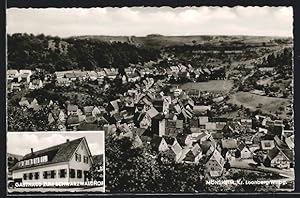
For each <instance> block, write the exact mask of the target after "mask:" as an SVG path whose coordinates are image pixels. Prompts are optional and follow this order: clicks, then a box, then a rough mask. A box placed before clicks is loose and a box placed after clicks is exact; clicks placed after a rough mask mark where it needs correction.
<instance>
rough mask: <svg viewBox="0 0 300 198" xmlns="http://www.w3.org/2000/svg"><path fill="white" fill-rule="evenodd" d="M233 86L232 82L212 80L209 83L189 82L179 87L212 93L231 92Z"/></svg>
mask: <svg viewBox="0 0 300 198" xmlns="http://www.w3.org/2000/svg"><path fill="white" fill-rule="evenodd" d="M232 86H233V82H232V81H231V80H210V81H208V82H195V83H193V82H189V83H185V84H182V85H179V88H180V89H183V90H191V89H196V90H199V91H210V92H229V91H230V90H231V88H232Z"/></svg>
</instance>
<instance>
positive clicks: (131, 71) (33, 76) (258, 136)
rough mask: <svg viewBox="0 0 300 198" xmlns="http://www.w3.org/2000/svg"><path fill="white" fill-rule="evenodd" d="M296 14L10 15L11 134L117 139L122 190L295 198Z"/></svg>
mask: <svg viewBox="0 0 300 198" xmlns="http://www.w3.org/2000/svg"><path fill="white" fill-rule="evenodd" d="M292 14H293V10H292V8H291V7H241V6H238V7H232V8H229V7H182V8H170V7H160V8H158V7H157V8H156V7H132V8H128V7H124V8H89V9H81V8H72V9H63V8H60V9H55V8H48V9H17V8H10V9H8V10H7V24H8V27H7V28H8V35H7V126H8V128H7V130H8V133H14V132H18V133H19V132H22V131H26V132H32V133H34V132H39V133H40V132H43V133H47V132H49V131H57V133H63V134H66V133H68V132H72V133H74V132H78V133H80V132H82V131H104V132H105V192H108V193H122V192H124V193H126V192H129V193H132V192H133V193H134V192H142V193H143V192H146V193H149V192H154V193H155V192H158V193H180V192H192V193H206V192H287V191H294V188H295V184H294V182H295V174H294V118H293V89H294V88H293V78H294V77H293V29H292V28H293V24H292V23H293V16H292ZM255 19H257V20H255ZM254 21H255V22H254ZM15 154H17V153H15ZM20 159H22V158H20ZM20 159H19V158H16V159H15V160H14V163H13V164H11V167H13V165H14V164H16V163H18V161H19V160H20Z"/></svg>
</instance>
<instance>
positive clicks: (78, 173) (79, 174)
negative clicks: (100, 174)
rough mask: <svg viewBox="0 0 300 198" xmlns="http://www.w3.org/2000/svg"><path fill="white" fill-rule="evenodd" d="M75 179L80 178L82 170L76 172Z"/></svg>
mask: <svg viewBox="0 0 300 198" xmlns="http://www.w3.org/2000/svg"><path fill="white" fill-rule="evenodd" d="M77 178H82V170H77Z"/></svg>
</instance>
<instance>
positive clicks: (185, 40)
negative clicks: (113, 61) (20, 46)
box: [72, 34, 292, 48]
mask: <svg viewBox="0 0 300 198" xmlns="http://www.w3.org/2000/svg"><path fill="white" fill-rule="evenodd" d="M72 38H76V39H80V40H82V39H83V40H85V39H88V40H100V41H103V42H127V43H130V44H134V45H138V46H146V47H154V48H163V47H169V46H178V45H198V44H206V43H208V42H209V43H210V44H212V45H218V44H221V43H232V42H233V43H239V42H240V43H243V44H245V45H262V43H265V44H281V43H289V44H290V43H292V38H289V37H268V36H209V35H206V36H205V35H201V36H163V35H159V34H150V35H148V36H144V37H138V36H93V35H92V36H76V37H72Z"/></svg>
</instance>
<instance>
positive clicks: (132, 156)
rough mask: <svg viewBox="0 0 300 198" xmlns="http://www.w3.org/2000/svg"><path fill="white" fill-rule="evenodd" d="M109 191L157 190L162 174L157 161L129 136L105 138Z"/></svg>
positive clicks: (107, 186)
mask: <svg viewBox="0 0 300 198" xmlns="http://www.w3.org/2000/svg"><path fill="white" fill-rule="evenodd" d="M105 144H106V145H105V156H106V159H105V160H106V161H105V162H106V178H105V181H106V182H105V184H106V190H107V192H155V191H156V190H157V180H158V177H159V176H160V174H159V171H158V169H157V164H156V161H155V160H154V159H153V158H152V157H151V156H149V155H147V154H146V152H145V150H143V149H142V148H132V142H131V140H130V139H129V138H122V139H119V138H116V137H113V136H111V135H108V136H107V137H106V140H105Z"/></svg>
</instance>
